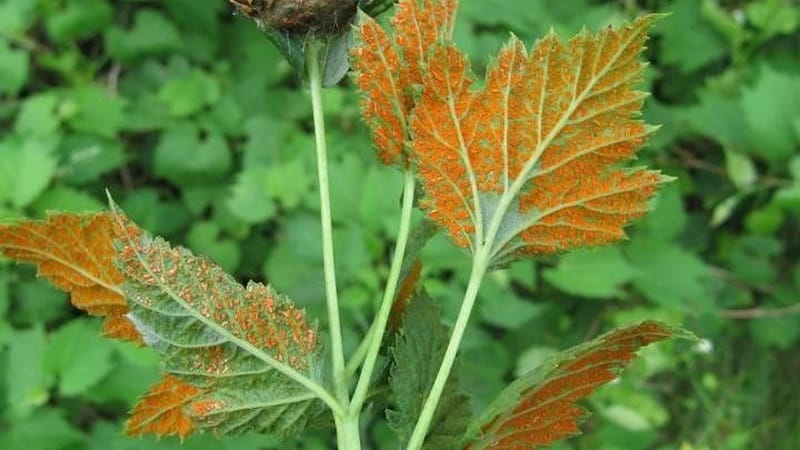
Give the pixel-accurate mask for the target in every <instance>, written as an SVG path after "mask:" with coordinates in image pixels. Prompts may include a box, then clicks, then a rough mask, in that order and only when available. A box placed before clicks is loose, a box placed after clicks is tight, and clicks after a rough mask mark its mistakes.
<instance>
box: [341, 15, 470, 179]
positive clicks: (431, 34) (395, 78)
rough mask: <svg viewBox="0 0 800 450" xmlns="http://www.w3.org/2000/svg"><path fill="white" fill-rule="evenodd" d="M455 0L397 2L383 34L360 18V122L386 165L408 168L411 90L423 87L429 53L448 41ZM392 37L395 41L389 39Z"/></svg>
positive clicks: (356, 59)
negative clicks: (389, 27)
mask: <svg viewBox="0 0 800 450" xmlns="http://www.w3.org/2000/svg"><path fill="white" fill-rule="evenodd" d="M455 10H456V1H455V0H401V1H400V3H399V4H398V5H397V13H396V14H395V16H394V19H393V21H392V24H393V30H392V31H391V33H387V32H386V31H385V30H384V29H383V28H381V27H380V25H378V23H377V22H376V21H375V20H374V19H372V18H371V17H369V16H366V15H362V17H361V25H360V26H359V32H358V33H357V36H358V37H359V40H360V42H359V43H358V45H356V46H355V47H354V49H353V51H352V56H353V69H354V70H355V71H356V76H355V79H356V83H357V84H358V86H359V87H360V88H361V91H362V93H363V96H362V102H361V106H362V110H363V114H364V119H365V120H366V121H367V123H369V124H370V126H371V127H372V133H373V141H374V143H375V147H376V148H377V149H378V156H379V158H380V160H381V161H382V162H383V163H384V164H393V163H398V162H400V163H402V164H404V165H405V164H407V161H406V159H407V158H406V156H405V150H404V147H405V142H406V140H407V139H408V116H409V114H410V112H411V110H412V109H413V107H414V96H413V88H414V86H415V85H418V84H421V83H422V78H423V76H424V70H425V69H424V67H425V65H426V64H427V61H428V58H429V57H430V56H431V55H430V50H431V48H432V47H433V46H434V44H435V43H436V42H437V41H439V40H445V39H449V36H450V34H451V33H452V27H453V20H454V16H455ZM390 34H391V36H394V39H392V38H391V37H390Z"/></svg>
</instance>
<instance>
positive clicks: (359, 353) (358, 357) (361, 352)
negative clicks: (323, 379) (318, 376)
mask: <svg viewBox="0 0 800 450" xmlns="http://www.w3.org/2000/svg"><path fill="white" fill-rule="evenodd" d="M376 325H377V324H376V323H375V322H372V325H370V327H369V329H368V330H367V334H366V335H364V339H362V340H361V343H360V344H358V348H357V349H356V351H355V352H354V353H353V356H351V357H350V359H349V360H348V361H347V366H345V368H344V372H345V373H346V374H347V377H348V378H350V377H352V376H353V375H355V373H356V371H358V368H359V367H360V366H361V363H362V362H364V358H366V357H367V350H369V345H370V343H371V342H372V335H373V334H374V333H375V326H376Z"/></svg>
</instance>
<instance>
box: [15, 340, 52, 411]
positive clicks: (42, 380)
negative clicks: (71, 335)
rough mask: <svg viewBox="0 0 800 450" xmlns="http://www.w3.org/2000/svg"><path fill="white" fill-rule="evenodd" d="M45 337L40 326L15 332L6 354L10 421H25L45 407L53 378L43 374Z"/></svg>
mask: <svg viewBox="0 0 800 450" xmlns="http://www.w3.org/2000/svg"><path fill="white" fill-rule="evenodd" d="M44 352H45V335H44V330H43V329H42V327H41V326H36V327H33V328H30V329H28V330H24V331H16V332H15V333H14V334H13V335H12V336H11V342H10V346H9V349H8V353H7V354H6V358H7V359H6V370H5V373H6V388H7V389H8V395H7V399H6V400H7V402H8V404H7V407H8V411H9V412H10V414H11V416H12V417H17V418H25V417H28V416H30V414H31V413H32V412H33V410H34V409H35V408H37V407H38V406H41V405H43V404H45V403H46V402H47V400H48V398H49V397H50V394H49V392H48V390H49V388H50V385H51V384H52V378H50V377H48V375H47V373H46V372H45V370H44Z"/></svg>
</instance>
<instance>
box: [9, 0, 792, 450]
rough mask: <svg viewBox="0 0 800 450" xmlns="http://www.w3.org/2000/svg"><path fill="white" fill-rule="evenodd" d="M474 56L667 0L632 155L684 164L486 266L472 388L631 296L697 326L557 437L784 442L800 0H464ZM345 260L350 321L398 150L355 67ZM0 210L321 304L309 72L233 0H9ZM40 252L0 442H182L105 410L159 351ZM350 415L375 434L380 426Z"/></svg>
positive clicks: (342, 246) (341, 169) (742, 445)
mask: <svg viewBox="0 0 800 450" xmlns="http://www.w3.org/2000/svg"><path fill="white" fill-rule="evenodd" d="M461 4H462V6H461V9H460V12H459V18H458V22H457V23H458V25H457V28H456V40H457V41H458V43H459V45H461V46H462V48H464V49H466V50H467V51H468V53H469V54H470V55H471V56H472V58H473V64H474V65H475V67H476V69H477V70H478V71H482V70H483V68H484V67H485V66H486V65H487V63H488V61H487V59H486V58H487V57H486V55H489V54H492V53H494V52H495V51H496V50H497V49H498V48H499V47H500V46H501V45H502V43H503V42H504V41H505V40H506V39H507V38H508V36H509V32H513V33H514V34H516V35H518V36H519V37H520V38H521V39H523V40H524V41H526V42H528V43H532V42H533V40H535V39H536V38H537V37H538V36H541V35H543V34H544V33H545V32H547V30H548V29H550V27H553V28H554V29H555V30H556V31H557V32H558V33H559V34H560V35H561V36H563V37H565V38H566V37H568V36H570V35H571V34H573V33H575V32H577V31H579V30H580V29H581V27H582V26H584V25H586V26H588V27H590V28H599V27H602V26H607V25H609V24H620V23H623V22H624V21H626V20H628V19H630V18H631V17H633V16H635V15H637V14H641V13H644V12H648V11H655V12H671V13H672V14H671V16H670V17H668V18H667V19H665V20H663V21H661V22H660V23H659V25H658V26H657V28H656V30H655V32H654V36H653V38H652V40H651V41H650V45H649V50H648V58H649V59H650V60H651V62H652V64H651V66H650V67H649V69H648V72H647V85H646V86H644V88H645V89H646V90H649V91H651V92H652V93H653V96H652V97H651V99H649V100H648V103H647V106H646V111H645V118H646V120H647V121H648V122H649V123H654V124H661V125H663V127H662V129H661V130H660V131H659V132H658V133H657V134H656V135H654V137H653V139H652V141H651V143H650V145H649V147H648V149H647V150H645V151H644V152H642V154H641V157H640V160H641V163H642V164H647V165H648V166H651V167H654V168H657V169H661V170H663V171H664V173H666V174H669V175H673V176H676V177H678V180H677V181H676V182H675V183H673V184H672V185H671V186H669V187H668V188H667V189H665V190H664V191H663V192H662V194H661V195H660V196H659V197H658V198H657V199H656V201H655V202H654V205H653V207H654V211H653V213H652V214H650V215H649V216H647V217H646V218H645V219H644V220H642V221H641V222H640V223H639V224H637V225H636V226H634V227H633V228H631V230H630V235H631V240H630V241H629V242H626V243H623V244H620V245H616V246H611V247H604V248H599V249H596V250H582V251H575V252H572V253H569V254H566V255H563V256H560V257H550V258H545V259H540V260H538V261H536V262H535V263H534V262H522V263H517V264H515V265H513V266H512V267H510V268H509V269H507V270H505V271H502V272H498V273H495V274H493V275H492V276H491V277H490V278H489V279H487V281H486V283H485V285H484V288H483V290H482V293H481V298H480V303H479V306H478V312H477V314H476V315H475V316H474V320H473V323H472V325H471V329H470V330H469V332H468V334H467V336H466V339H465V343H464V347H463V354H464V356H463V358H462V364H461V366H462V367H461V374H460V379H461V382H462V385H463V386H464V387H465V390H466V391H467V392H470V393H471V394H472V397H473V398H472V404H473V407H474V409H479V408H481V407H482V406H485V405H486V404H487V403H488V402H489V401H490V400H491V399H492V397H493V396H494V395H495V394H496V393H497V392H498V391H499V390H500V389H501V388H502V387H503V386H504V385H505V384H506V383H507V382H508V381H509V380H510V379H512V378H513V377H514V376H515V375H518V374H519V373H521V372H523V371H525V370H527V369H529V368H531V367H534V366H535V365H537V364H538V363H540V362H541V361H542V360H543V359H544V358H546V357H547V356H548V355H550V354H552V353H553V352H554V351H557V350H559V349H563V348H566V347H568V346H570V345H573V344H575V343H577V342H579V341H582V340H584V339H586V338H588V337H591V336H595V335H597V334H599V333H600V332H601V331H603V330H606V329H608V328H611V327H613V326H619V325H626V324H631V323H634V322H637V321H639V320H643V319H645V318H654V319H662V320H666V321H668V322H672V323H680V324H683V325H684V326H686V327H687V328H689V329H691V330H692V331H694V332H695V333H696V334H698V335H700V336H702V337H704V338H705V339H706V340H707V341H705V343H704V344H703V345H700V346H697V347H695V348H692V349H689V350H690V351H687V349H686V348H685V347H682V345H683V344H680V343H668V344H666V345H661V346H656V347H652V348H648V349H646V350H645V351H644V352H643V357H642V358H641V360H640V361H638V362H637V363H636V364H635V365H634V366H633V367H632V369H631V372H630V373H629V374H628V375H627V376H626V377H624V378H623V379H621V380H620V382H619V383H616V384H613V385H610V386H608V387H606V388H604V389H602V390H601V391H600V392H599V393H598V394H597V395H595V396H594V397H592V400H591V405H590V406H591V407H592V408H593V409H594V410H595V411H597V412H598V414H596V415H595V416H593V417H594V418H593V419H590V421H589V422H588V424H587V426H586V429H585V434H584V435H583V436H580V437H578V438H576V439H573V440H571V441H569V442H566V443H562V444H559V445H556V446H553V448H557V449H603V450H604V449H608V450H611V449H624V450H638V449H642V450H644V449H664V450H671V449H675V450H693V449H698V450H700V449H731V450H737V449H753V448H772V449H786V450H792V449H796V448H797V447H798V445H800V431H798V430H800V387H798V384H797V383H796V381H795V379H796V374H797V373H800V352H798V350H797V349H798V340H799V339H800V306H798V304H800V258H799V257H798V256H800V233H798V229H800V226H799V225H800V102H799V101H798V99H800V5H798V4H797V2H795V1H792V0H605V1H603V0H561V1H558V2H555V1H548V0H527V1H513V0H461ZM325 107H326V110H327V114H328V125H329V126H328V129H329V141H330V147H331V170H332V173H331V178H332V182H333V186H332V191H333V197H334V199H333V200H334V210H333V214H334V220H335V224H336V230H335V232H336V245H337V250H338V253H337V271H338V272H339V276H340V281H341V289H342V304H343V307H344V308H346V309H347V312H346V314H345V316H346V317H347V321H346V323H345V337H346V344H347V345H348V346H349V347H350V348H352V347H353V346H354V345H355V344H356V343H357V342H356V339H357V338H358V337H359V336H360V335H361V333H363V331H364V330H365V329H366V327H367V326H368V324H369V320H370V318H371V316H372V312H373V310H374V308H375V307H376V302H377V300H378V298H379V293H380V290H381V287H382V282H383V280H384V279H385V276H386V273H387V271H388V254H389V252H390V251H391V250H390V249H391V248H392V242H391V240H392V239H393V236H394V233H395V231H396V229H395V228H396V219H397V216H398V210H399V196H400V184H401V183H400V178H401V177H400V175H399V174H398V173H396V172H395V171H393V170H392V169H388V168H384V167H381V166H378V165H377V164H375V161H374V156H373V152H372V149H371V148H370V145H369V139H368V134H367V132H366V131H365V130H364V129H363V127H362V125H361V123H360V119H359V110H358V104H357V95H356V94H355V93H354V92H353V90H352V87H351V85H350V83H349V81H348V80H345V81H344V82H343V83H340V85H339V86H338V87H334V88H331V89H328V90H327V91H326V95H325ZM0 130H2V131H0V220H4V221H6V220H12V219H13V218H15V217H21V216H33V217H42V216H43V215H44V214H45V213H46V211H48V210H53V209H57V210H65V211H87V210H98V209H101V208H103V204H104V201H105V200H104V199H105V195H104V190H105V189H109V190H110V191H111V193H112V195H113V196H114V197H115V198H117V199H118V201H119V202H120V204H121V206H122V207H123V209H124V210H125V211H126V212H127V213H128V214H129V215H130V216H131V217H132V218H133V219H134V220H135V221H137V222H138V223H139V224H140V225H141V226H143V227H145V228H147V229H148V230H150V231H151V232H153V233H156V234H161V235H164V236H165V237H167V238H168V239H170V240H171V241H172V242H174V243H176V244H183V245H186V246H188V247H189V248H191V249H192V250H194V251H196V252H198V253H202V254H206V255H209V256H211V257H212V258H214V259H215V260H216V261H218V262H219V263H220V264H221V265H222V266H223V267H225V268H226V269H228V270H230V271H232V272H234V273H235V274H236V276H237V277H238V278H240V279H242V280H244V279H256V280H259V281H267V282H270V283H272V284H273V285H274V286H275V288H276V289H278V290H280V291H283V292H285V293H287V294H288V295H290V296H291V297H293V298H294V299H295V300H296V301H297V302H298V303H299V304H300V305H302V306H303V307H305V308H306V309H307V310H308V311H309V313H310V314H312V315H313V316H316V317H320V318H322V317H324V313H323V312H324V302H323V300H322V299H323V286H322V281H321V256H320V251H319V225H318V219H317V217H316V213H317V209H318V199H317V194H316V191H315V187H314V184H315V176H314V155H313V151H312V150H311V149H312V148H313V137H312V135H311V111H310V107H309V101H308V96H307V93H306V92H305V91H304V90H303V88H302V85H301V83H299V81H298V79H297V78H296V77H295V76H294V75H293V74H292V69H291V66H290V65H289V63H288V62H286V61H285V60H284V59H283V58H282V57H281V55H280V52H279V51H278V50H277V49H276V48H275V47H274V46H273V45H272V44H271V43H270V41H269V40H268V39H266V38H265V37H264V36H263V35H262V34H261V32H260V31H259V30H258V29H257V28H256V27H255V26H254V25H253V24H252V23H251V22H250V21H248V20H245V19H244V18H241V17H234V16H232V14H231V9H230V8H229V7H228V5H227V4H226V2H224V1H222V0H202V1H197V0H164V1H147V0H138V1H134V0H0ZM421 258H422V261H423V264H424V269H423V277H424V283H425V287H426V288H427V290H428V291H429V292H430V294H431V296H432V297H433V298H434V299H435V300H436V301H437V302H438V303H439V304H440V305H441V309H442V313H443V316H444V318H445V321H450V322H452V320H453V317H454V314H455V310H456V309H457V307H458V304H457V303H458V301H459V299H460V298H461V295H462V293H463V289H464V284H465V282H466V278H467V277H468V268H469V267H468V260H467V257H466V255H464V254H462V253H461V252H460V251H459V250H457V249H455V248H453V247H452V246H451V245H450V244H449V243H448V242H447V241H446V240H445V239H444V238H442V237H441V236H437V237H435V238H433V239H432V240H431V242H430V243H429V244H428V245H427V246H426V247H425V248H424V249H423V251H422V255H421ZM97 330H98V324H97V322H96V321H95V320H93V319H91V318H86V317H82V316H81V315H80V314H79V313H78V312H76V311H74V310H72V309H70V307H69V305H68V303H67V301H66V298H65V296H64V295H63V294H62V293H60V292H58V291H56V290H54V289H53V288H51V287H49V285H47V284H46V283H45V282H43V281H40V280H37V279H35V278H34V276H33V270H31V269H30V268H29V267H25V266H14V265H11V264H10V263H9V262H7V261H0V361H2V362H1V363H0V448H4V449H6V448H8V449H16V448H26V449H29V450H40V449H41V450H45V449H76V450H83V449H87V450H88V449H98V450H99V449H104V450H105V449H111V450H116V449H120V450H123V449H139V448H152V449H156V448H158V449H172V448H176V449H177V448H179V443H178V442H177V441H173V440H169V439H164V440H161V441H155V440H148V439H145V440H129V439H126V438H123V437H121V436H120V422H121V420H122V419H123V418H124V416H125V413H126V410H127V409H128V408H129V407H130V405H131V404H132V403H133V401H134V400H135V399H136V398H137V396H139V395H141V394H142V393H144V392H145V390H146V388H147V386H148V385H149V384H151V383H153V382H155V381H156V378H157V368H156V364H157V360H156V359H155V358H154V357H153V355H151V354H150V353H149V352H147V351H145V350H141V349H137V348H133V347H131V346H128V345H126V344H123V343H117V342H110V341H105V340H103V339H101V338H100V337H99V335H98V333H97ZM372 424H373V421H372V420H371V419H368V420H367V421H366V422H365V427H366V429H365V434H366V436H367V437H368V439H367V441H368V442H369V443H370V445H371V447H372V448H376V449H377V448H387V449H388V448H393V447H392V444H391V442H392V441H391V434H390V431H389V429H388V428H387V427H386V425H385V424H379V425H375V426H372ZM328 439H329V436H328V435H326V434H325V433H319V434H315V435H310V436H309V437H307V438H306V439H304V440H302V441H298V442H295V443H289V444H278V443H276V442H275V441H273V440H271V439H269V438H264V437H261V436H244V437H241V438H236V439H226V440H224V441H219V440H217V439H215V438H213V437H210V436H197V437H192V438H190V439H188V440H187V441H186V443H185V444H184V445H183V447H182V448H184V449H187V448H188V449H198V450H201V449H203V450H205V449H234V448H235V449H259V448H295V447H296V448H308V449H324V448H329V442H330V441H329V440H328Z"/></svg>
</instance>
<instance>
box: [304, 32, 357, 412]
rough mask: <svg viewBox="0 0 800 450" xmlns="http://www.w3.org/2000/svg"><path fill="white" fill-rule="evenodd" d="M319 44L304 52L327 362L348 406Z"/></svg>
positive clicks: (314, 42) (311, 44) (313, 42)
mask: <svg viewBox="0 0 800 450" xmlns="http://www.w3.org/2000/svg"><path fill="white" fill-rule="evenodd" d="M322 45H323V44H322V43H321V42H320V41H318V40H315V39H310V40H309V43H308V48H307V50H306V51H307V60H306V65H307V66H308V83H309V86H310V89H311V105H312V109H313V113H314V137H315V139H316V147H317V173H318V175H319V199H320V202H319V203H320V208H319V209H320V222H321V225H322V262H323V270H324V274H325V300H326V302H327V305H328V326H329V327H330V330H331V353H332V354H331V361H332V364H333V384H334V391H335V393H336V396H337V397H338V399H339V401H340V402H341V403H343V404H347V403H349V399H348V389H347V388H348V382H347V377H346V376H345V366H344V346H343V345H342V325H341V321H340V319H339V294H338V292H337V290H336V266H335V263H334V257H333V226H332V224H331V198H330V186H329V181H328V149H327V143H326V142H325V115H324V112H323V109H322V73H321V70H320V65H321V61H320V59H321V56H322V55H321V54H320V49H321V47H322Z"/></svg>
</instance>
